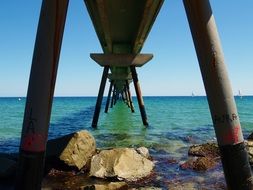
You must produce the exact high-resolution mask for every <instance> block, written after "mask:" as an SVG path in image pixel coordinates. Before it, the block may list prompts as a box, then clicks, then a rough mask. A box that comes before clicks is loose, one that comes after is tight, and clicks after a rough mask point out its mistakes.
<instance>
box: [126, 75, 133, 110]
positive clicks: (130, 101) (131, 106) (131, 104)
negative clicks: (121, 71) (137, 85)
mask: <svg viewBox="0 0 253 190" xmlns="http://www.w3.org/2000/svg"><path fill="white" fill-rule="evenodd" d="M126 91H127V94H128V97H129V104H130V108H131V111H132V113H134V105H133V99H132V95H131V92H130V88H129V83H128V81H127V80H126Z"/></svg>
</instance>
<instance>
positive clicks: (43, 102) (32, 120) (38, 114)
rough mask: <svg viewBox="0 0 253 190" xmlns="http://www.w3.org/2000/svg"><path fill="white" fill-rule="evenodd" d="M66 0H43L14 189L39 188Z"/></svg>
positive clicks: (27, 189)
mask: <svg viewBox="0 0 253 190" xmlns="http://www.w3.org/2000/svg"><path fill="white" fill-rule="evenodd" d="M67 8H68V0H43V2H42V7H41V13H40V19H39V24H38V29H37V36H36V42H35V47H34V53H33V60H32V67H31V72H30V79H29V86H28V92H27V99H26V107H25V114H24V120H23V128H22V136H21V143H20V149H19V161H18V169H17V177H16V184H15V189H26V190H39V189H41V181H42V177H43V174H44V157H45V151H46V143H47V137H48V128H49V121H50V115H51V108H52V101H53V94H54V87H55V81H56V75H57V68H58V62H59V56H60V50H61V42H62V36H63V31H64V25H65V20H66V14H67Z"/></svg>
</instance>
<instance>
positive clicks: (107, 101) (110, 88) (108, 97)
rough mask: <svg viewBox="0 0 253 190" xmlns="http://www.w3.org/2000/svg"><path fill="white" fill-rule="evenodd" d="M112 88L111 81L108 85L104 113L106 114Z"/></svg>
mask: <svg viewBox="0 0 253 190" xmlns="http://www.w3.org/2000/svg"><path fill="white" fill-rule="evenodd" d="M112 86H113V81H111V83H110V87H109V91H108V96H107V100H106V105H105V113H108V108H109V104H110V99H111V94H112Z"/></svg>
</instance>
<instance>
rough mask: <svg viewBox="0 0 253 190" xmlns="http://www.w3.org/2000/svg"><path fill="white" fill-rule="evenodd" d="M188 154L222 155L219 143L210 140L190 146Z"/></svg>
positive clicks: (212, 156) (202, 155)
mask: <svg viewBox="0 0 253 190" xmlns="http://www.w3.org/2000/svg"><path fill="white" fill-rule="evenodd" d="M188 154H189V155H190V156H198V157H209V158H217V157H219V156H220V151H219V147H218V145H217V143H214V142H209V143H205V144H200V145H192V146H190V148H189V151H188Z"/></svg>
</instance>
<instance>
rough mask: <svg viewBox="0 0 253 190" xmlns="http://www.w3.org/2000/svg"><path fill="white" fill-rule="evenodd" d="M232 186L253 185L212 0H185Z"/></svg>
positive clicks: (243, 189)
mask: <svg viewBox="0 0 253 190" xmlns="http://www.w3.org/2000/svg"><path fill="white" fill-rule="evenodd" d="M184 6H185V10H186V13H187V17H188V21H189V25H190V29H191V33H192V37H193V40H194V45H195V49H196V53H197V56H198V61H199V65H200V69H201V73H202V78H203V81H204V85H205V89H206V94H207V99H208V103H209V107H210V111H211V116H212V120H213V125H214V129H215V133H216V137H217V141H218V144H219V148H220V152H221V158H222V164H223V169H224V174H225V178H226V182H227V186H228V189H230V190H251V189H253V182H252V173H251V168H250V165H249V162H248V154H247V151H246V149H245V145H244V139H243V135H242V131H241V125H240V121H239V116H238V113H237V108H236V104H235V100H234V96H233V94H232V89H231V85H230V81H229V78H228V75H227V69H226V66H225V63H224V57H223V52H222V48H221V44H220V39H219V36H218V32H217V29H216V24H215V20H214V17H213V14H212V10H211V6H210V3H209V1H208V0H195V1H192V0H184Z"/></svg>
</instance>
